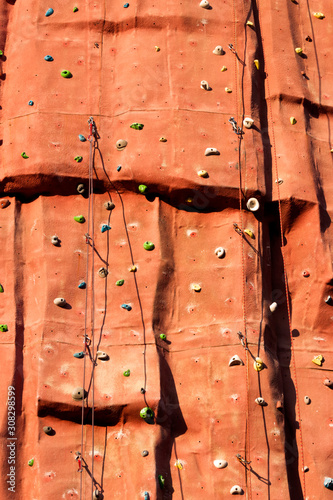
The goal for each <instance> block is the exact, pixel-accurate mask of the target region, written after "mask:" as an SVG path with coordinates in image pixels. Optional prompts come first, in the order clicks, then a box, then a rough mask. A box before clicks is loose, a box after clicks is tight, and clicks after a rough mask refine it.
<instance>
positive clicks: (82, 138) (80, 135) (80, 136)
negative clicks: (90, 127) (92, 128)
mask: <svg viewBox="0 0 333 500" xmlns="http://www.w3.org/2000/svg"><path fill="white" fill-rule="evenodd" d="M79 139H80V141H81V142H86V140H87V139H86V138H85V137H84V135H82V134H79Z"/></svg>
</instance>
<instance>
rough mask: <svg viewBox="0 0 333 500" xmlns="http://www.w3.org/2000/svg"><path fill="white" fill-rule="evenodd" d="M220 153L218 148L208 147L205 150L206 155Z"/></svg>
mask: <svg viewBox="0 0 333 500" xmlns="http://www.w3.org/2000/svg"><path fill="white" fill-rule="evenodd" d="M213 155H217V156H219V155H220V152H219V151H218V150H217V149H216V148H207V149H206V150H205V156H213Z"/></svg>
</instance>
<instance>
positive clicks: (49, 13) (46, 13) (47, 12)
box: [45, 9, 54, 17]
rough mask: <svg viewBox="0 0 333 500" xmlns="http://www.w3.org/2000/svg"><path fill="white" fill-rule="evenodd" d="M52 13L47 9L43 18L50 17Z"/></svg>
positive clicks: (51, 10)
mask: <svg viewBox="0 0 333 500" xmlns="http://www.w3.org/2000/svg"><path fill="white" fill-rule="evenodd" d="M53 12H54V10H53V9H47V11H46V12H45V17H49V16H52V14H53Z"/></svg>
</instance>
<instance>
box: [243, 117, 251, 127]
mask: <svg viewBox="0 0 333 500" xmlns="http://www.w3.org/2000/svg"><path fill="white" fill-rule="evenodd" d="M253 124H254V120H252V118H244V120H243V125H244V127H245V128H251V127H252V125H253Z"/></svg>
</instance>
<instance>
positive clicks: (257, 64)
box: [253, 59, 259, 69]
mask: <svg viewBox="0 0 333 500" xmlns="http://www.w3.org/2000/svg"><path fill="white" fill-rule="evenodd" d="M253 62H254V64H255V67H256V68H257V69H259V59H255V60H254V61H253Z"/></svg>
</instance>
